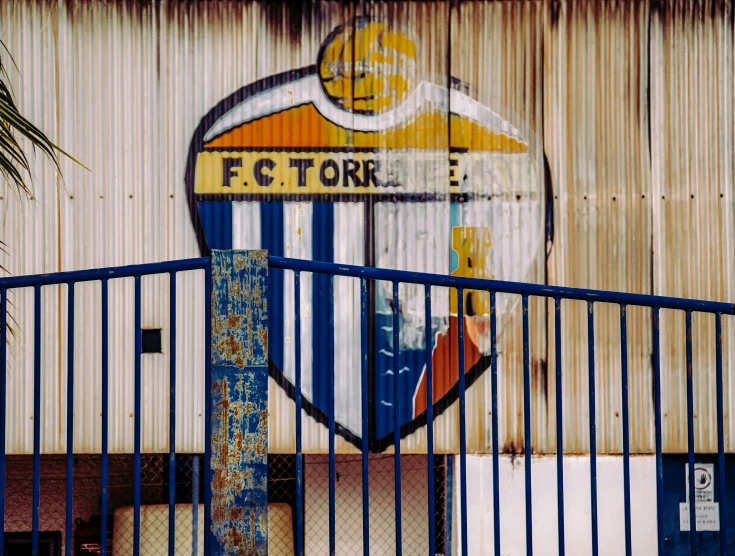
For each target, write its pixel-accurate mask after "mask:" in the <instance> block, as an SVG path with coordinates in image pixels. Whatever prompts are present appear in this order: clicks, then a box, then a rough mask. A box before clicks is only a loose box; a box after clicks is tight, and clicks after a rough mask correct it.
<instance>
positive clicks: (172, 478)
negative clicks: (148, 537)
mask: <svg viewBox="0 0 735 556" xmlns="http://www.w3.org/2000/svg"><path fill="white" fill-rule="evenodd" d="M168 320H169V325H168V326H169V330H170V332H169V337H168V351H169V355H168V357H169V390H170V393H169V417H168V426H169V433H168V437H169V440H168V446H169V448H168V450H169V453H168V553H169V556H174V554H175V552H176V272H170V273H169V318H168Z"/></svg>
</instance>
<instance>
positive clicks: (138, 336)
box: [133, 276, 143, 556]
mask: <svg viewBox="0 0 735 556" xmlns="http://www.w3.org/2000/svg"><path fill="white" fill-rule="evenodd" d="M141 312H142V311H141V278H140V276H136V277H135V386H134V388H135V402H134V403H135V405H134V409H133V411H134V414H135V419H134V427H135V429H134V432H133V442H134V445H133V513H134V515H133V556H139V555H140V473H141V469H140V448H141V434H140V433H141V415H140V412H141V353H142V342H143V339H142V331H141V318H142V315H141Z"/></svg>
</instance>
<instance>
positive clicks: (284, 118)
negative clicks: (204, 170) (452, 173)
mask: <svg viewBox="0 0 735 556" xmlns="http://www.w3.org/2000/svg"><path fill="white" fill-rule="evenodd" d="M447 126H448V122H447V118H446V114H442V113H440V112H437V111H431V112H425V113H423V114H421V115H419V116H418V117H417V118H416V119H414V120H412V121H411V122H410V123H408V124H407V125H405V126H403V127H399V128H394V129H389V130H386V131H382V132H363V131H352V130H348V129H344V128H342V127H339V126H337V125H335V124H334V123H332V122H330V121H329V120H327V119H326V118H324V116H322V115H321V114H320V113H319V112H318V111H317V109H316V108H315V107H314V105H313V104H307V105H304V106H298V107H295V108H290V109H288V110H284V111H283V112H278V113H276V114H271V115H269V116H266V117H264V118H260V119H258V120H254V121H251V122H247V123H245V124H242V125H241V126H239V127H236V128H235V129H232V130H230V131H228V132H227V133H224V134H222V135H220V136H219V137H217V138H215V139H213V140H212V141H210V142H209V143H207V144H206V145H205V146H206V147H208V148H229V149H237V148H260V149H269V148H271V149H289V148H341V147H345V146H350V147H357V148H381V149H446V148H447V141H448V137H449V133H448V131H449V130H448V128H447ZM451 148H457V149H468V150H471V151H485V152H494V153H526V152H528V145H526V144H525V143H522V142H520V141H518V140H516V139H513V138H511V137H508V136H507V135H504V134H502V133H498V132H495V131H491V130H489V129H487V128H485V127H483V126H481V125H480V124H478V123H476V122H473V121H471V120H468V119H466V118H461V117H459V116H457V115H455V114H452V116H451Z"/></svg>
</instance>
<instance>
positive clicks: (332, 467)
mask: <svg viewBox="0 0 735 556" xmlns="http://www.w3.org/2000/svg"><path fill="white" fill-rule="evenodd" d="M327 333H328V334H329V338H328V341H329V369H328V371H329V554H330V556H334V555H335V553H336V551H337V542H336V519H337V465H336V459H335V455H334V437H335V428H336V427H335V420H334V276H333V275H331V274H330V275H329V328H328V332H327Z"/></svg>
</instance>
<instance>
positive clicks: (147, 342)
mask: <svg viewBox="0 0 735 556" xmlns="http://www.w3.org/2000/svg"><path fill="white" fill-rule="evenodd" d="M142 332H143V342H142V343H143V349H142V351H143V353H161V329H160V328H144V329H143V331H142Z"/></svg>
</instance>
